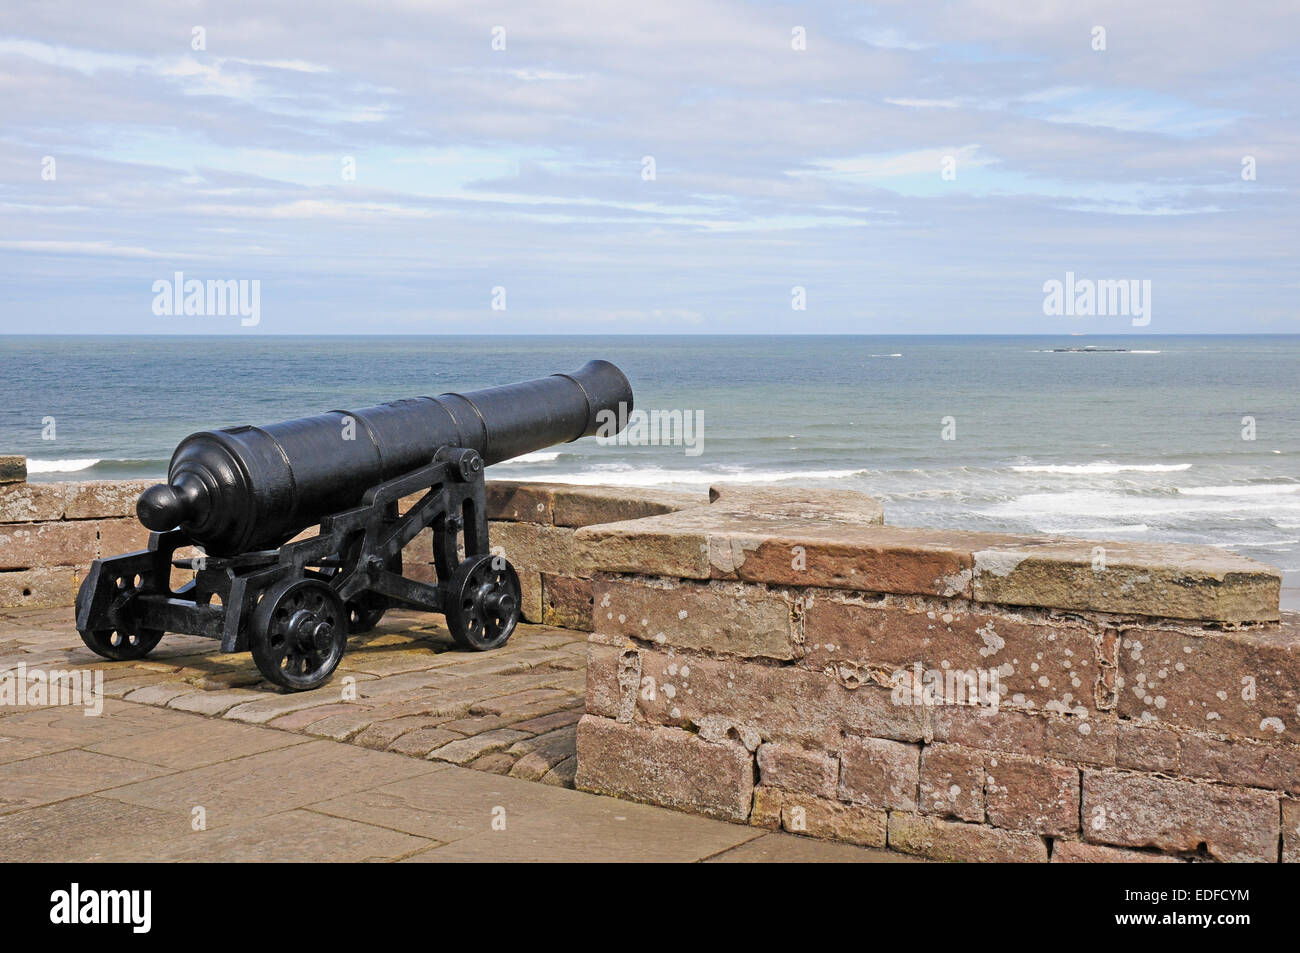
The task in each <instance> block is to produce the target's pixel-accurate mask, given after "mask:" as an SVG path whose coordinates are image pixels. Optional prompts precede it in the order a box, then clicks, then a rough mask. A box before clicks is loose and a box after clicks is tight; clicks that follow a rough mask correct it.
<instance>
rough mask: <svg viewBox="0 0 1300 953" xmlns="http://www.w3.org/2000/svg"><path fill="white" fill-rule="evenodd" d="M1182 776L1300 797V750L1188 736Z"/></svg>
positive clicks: (1185, 738) (1183, 741)
mask: <svg viewBox="0 0 1300 953" xmlns="http://www.w3.org/2000/svg"><path fill="white" fill-rule="evenodd" d="M1179 773H1180V774H1183V775H1186V776H1188V777H1192V778H1208V779H1210V780H1212V781H1224V782H1226V783H1228V784H1239V785H1242V786H1244V787H1259V788H1272V789H1273V790H1275V791H1286V792H1287V793H1289V794H1300V750H1297V749H1296V748H1276V747H1273V746H1271V745H1261V744H1251V743H1250V742H1247V741H1224V740H1222V739H1219V738H1210V737H1207V736H1205V735H1197V734H1191V733H1188V734H1185V735H1184V736H1183V738H1182V747H1181V756H1180V758H1179Z"/></svg>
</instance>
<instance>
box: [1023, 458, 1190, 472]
mask: <svg viewBox="0 0 1300 953" xmlns="http://www.w3.org/2000/svg"><path fill="white" fill-rule="evenodd" d="M1191 468H1192V465H1191V464H1190V463H1108V462H1107V461H1105V460H1102V461H1100V462H1098V463H1050V464H1048V463H1044V464H1036V463H1035V464H1024V465H1020V466H1012V467H1008V469H1010V470H1014V471H1016V472H1017V473H1173V472H1178V471H1182V470H1190V469H1191Z"/></svg>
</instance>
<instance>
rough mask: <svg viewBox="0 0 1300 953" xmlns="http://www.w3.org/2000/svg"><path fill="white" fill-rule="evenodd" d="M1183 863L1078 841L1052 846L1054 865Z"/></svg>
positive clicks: (1172, 858)
mask: <svg viewBox="0 0 1300 953" xmlns="http://www.w3.org/2000/svg"><path fill="white" fill-rule="evenodd" d="M1180 862H1181V861H1180V860H1179V859H1178V858H1177V857H1170V856H1169V855H1168V854H1153V853H1147V852H1145V851H1140V850H1125V849H1124V848H1122V847H1103V846H1102V845H1101V844H1088V843H1085V842H1084V841H1077V840H1058V841H1055V842H1054V843H1053V844H1052V863H1054V864H1177V863H1180Z"/></svg>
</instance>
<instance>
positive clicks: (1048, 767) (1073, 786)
mask: <svg viewBox="0 0 1300 953" xmlns="http://www.w3.org/2000/svg"><path fill="white" fill-rule="evenodd" d="M985 770H986V771H987V777H986V778H985V785H984V798H985V802H986V804H987V812H988V821H989V823H990V824H992V825H994V826H995V827H1007V828H1011V829H1012V830H1019V831H1033V832H1034V833H1037V834H1049V835H1052V836H1055V837H1059V836H1061V835H1063V834H1073V833H1077V832H1078V830H1079V769H1078V768H1072V767H1067V766H1066V765H1060V764H1053V763H1051V762H1049V761H1039V760H1037V759H1034V758H1021V757H1016V756H1014V755H1006V754H993V755H989V757H988V759H987V760H986V761H985Z"/></svg>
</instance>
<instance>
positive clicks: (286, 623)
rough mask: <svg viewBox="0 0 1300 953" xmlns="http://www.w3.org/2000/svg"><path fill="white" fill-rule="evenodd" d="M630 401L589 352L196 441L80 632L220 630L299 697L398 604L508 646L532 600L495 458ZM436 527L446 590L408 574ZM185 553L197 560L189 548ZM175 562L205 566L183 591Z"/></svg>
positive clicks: (148, 510)
mask: <svg viewBox="0 0 1300 953" xmlns="http://www.w3.org/2000/svg"><path fill="white" fill-rule="evenodd" d="M631 407H632V388H631V385H629V384H628V380H627V378H626V377H625V376H624V375H623V372H622V371H620V370H619V369H618V368H617V367H615V366H614V365H613V364H610V363H609V362H607V361H589V362H588V363H587V364H585V365H584V366H583V367H581V368H580V369H578V370H577V371H575V372H573V373H572V374H553V375H551V376H550V377H544V378H539V379H537V380H531V381H523V382H520V383H516V384H508V385H505V386H501V387H491V388H487V389H484V390H478V391H471V392H469V393H464V394H443V395H441V396H440V397H436V398H434V397H414V398H409V399H406V400H398V401H393V402H391V403H387V404H379V405H378V406H375V407H367V408H365V409H363V410H357V411H339V410H335V411H330V412H329V413H325V414H320V415H317V416H314V417H303V418H299V419H297V420H288V421H284V422H282V423H277V424H271V425H269V426H265V427H249V426H240V427H227V428H224V429H221V430H208V431H202V432H200V433H196V434H192V435H191V436H189V437H186V438H185V439H184V440H182V441H181V442H180V444H179V445H178V446H177V448H176V451H175V452H174V453H173V454H172V459H171V463H170V465H169V467H168V473H167V482H166V483H160V484H158V485H156V486H152V487H150V488H149V489H147V490H145V491H144V493H142V494H141V495H140V499H139V501H138V503H137V505H136V512H137V515H138V516H139V518H140V522H141V523H142V524H143V525H144V526H145V527H146V528H147V529H149V530H150V531H151V532H150V534H149V542H148V546H147V548H146V549H143V550H140V551H138V552H133V553H126V554H123V555H121V556H113V557H110V558H104V559H97V560H95V561H94V562H93V563H92V564H91V566H90V571H89V572H88V573H87V575H86V578H85V580H84V581H83V582H82V584H81V588H80V590H79V591H78V593H77V603H76V613H77V631H78V633H79V634H80V635H81V638H82V641H84V642H85V643H86V645H87V646H88V647H89V648H90V649H91V650H92V651H94V652H96V653H97V654H99V655H101V656H103V657H104V658H107V659H113V660H128V659H138V658H142V657H144V656H145V655H147V654H148V653H149V652H150V651H152V650H153V648H154V647H155V646H157V644H158V643H159V641H160V640H161V639H162V637H163V635H164V633H167V632H183V633H189V634H191V635H198V636H205V637H208V638H213V639H219V640H220V642H221V650H222V651H223V652H242V651H251V652H252V655H253V659H254V661H255V662H256V663H257V667H258V669H259V670H260V671H261V672H262V674H263V675H264V676H265V677H266V678H267V679H269V680H270V681H271V682H274V683H275V684H276V685H279V686H282V687H284V688H287V689H290V690H296V691H303V690H306V689H311V688H317V687H319V686H320V685H322V684H324V683H325V682H326V681H328V679H329V677H330V675H331V674H333V672H334V669H335V668H336V667H337V666H338V663H339V660H340V659H341V658H342V656H343V652H344V649H345V648H346V645H347V639H348V636H349V635H352V634H357V633H361V632H366V631H369V630H370V629H372V628H374V626H375V625H376V624H378V622H379V620H380V618H381V617H382V616H383V615H384V613H385V612H386V611H387V610H388V609H389V608H392V607H396V606H402V607H408V608H414V609H417V610H424V611H429V612H441V613H442V614H443V615H444V616H445V617H446V621H447V628H448V629H449V630H450V632H451V635H452V638H453V639H454V640H455V642H456V644H457V645H458V646H460V647H462V648H465V649H471V650H477V651H485V650H488V649H494V648H499V647H500V646H502V645H504V644H505V643H506V642H507V640H509V638H510V636H511V634H512V633H513V632H514V630H515V626H516V625H517V624H518V621H519V615H520V609H521V599H520V587H519V577H518V575H517V574H516V573H515V570H514V568H513V567H512V566H511V565H510V563H509V561H508V560H507V559H506V558H505V557H504V556H503V555H501V554H499V553H498V554H493V553H492V552H491V550H490V547H489V540H488V519H487V500H486V487H485V484H484V468H485V467H486V466H490V465H492V464H494V463H500V462H501V461H503V460H509V459H511V458H512V457H517V456H520V455H522V454H525V453H531V452H534V451H537V450H541V449H543V448H545V447H549V446H552V445H554V444H557V443H564V442H569V441H573V440H577V439H579V438H581V437H585V436H590V435H592V434H594V433H596V432H597V430H598V429H601V428H602V427H605V428H606V429H608V425H609V423H610V422H615V426H618V425H621V424H622V422H624V421H626V419H627V414H628V413H629V412H630V410H631ZM417 495H418V499H417V500H416V501H415V502H413V503H411V504H409V505H408V506H406V508H405V511H404V512H403V511H402V508H401V506H399V504H400V503H401V501H403V500H406V499H408V498H412V497H415V496H417ZM313 526H318V529H317V531H316V532H315V533H314V535H313V534H307V535H304V531H306V530H308V529H309V528H311V527H313ZM426 528H429V529H430V530H431V531H432V532H431V535H432V539H433V554H432V555H433V560H432V561H433V566H434V573H435V578H436V582H434V583H429V582H422V581H419V580H415V579H409V578H407V577H406V576H404V575H403V574H402V550H403V547H405V546H406V545H407V544H408V543H410V542H412V541H413V540H414V539H415V538H416V537H417V536H418V535H419V534H420V532H421V531H422V530H424V529H426ZM186 547H194V548H195V550H197V551H198V552H199V555H198V556H187V557H183V558H176V552H177V550H180V549H184V548H186ZM173 567H179V568H181V569H188V570H193V572H194V578H193V580H191V581H188V582H186V583H185V584H184V585H182V586H180V587H178V588H177V589H175V590H174V591H173V589H172V583H171V570H172V568H173Z"/></svg>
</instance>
